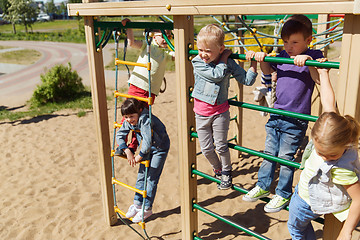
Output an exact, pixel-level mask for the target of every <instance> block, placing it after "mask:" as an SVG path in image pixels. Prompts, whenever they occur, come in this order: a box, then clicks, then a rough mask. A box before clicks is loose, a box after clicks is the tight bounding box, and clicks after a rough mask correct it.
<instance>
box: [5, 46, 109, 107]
mask: <svg viewBox="0 0 360 240" xmlns="http://www.w3.org/2000/svg"><path fill="white" fill-rule="evenodd" d="M0 45H2V46H13V47H14V48H29V49H34V50H37V51H39V52H41V54H42V57H41V58H40V59H39V61H37V62H36V63H34V64H32V65H15V64H2V63H0V107H1V106H5V107H18V106H22V105H24V103H25V102H26V101H27V100H29V99H30V97H31V95H32V92H33V91H34V89H35V88H36V85H38V84H40V83H41V80H40V74H44V73H45V71H46V69H50V68H51V67H53V66H54V65H55V64H64V65H67V63H68V62H71V65H72V69H73V70H76V71H77V72H78V74H79V75H80V76H81V77H82V79H83V83H84V84H85V85H90V80H89V66H88V57H87V49H86V45H85V44H76V43H58V42H32V41H0ZM111 47H112V48H113V46H111ZM111 47H109V46H106V48H105V50H104V55H103V56H104V64H105V65H106V64H107V63H109V61H111ZM106 72H107V71H106ZM105 74H106V76H108V75H109V78H111V77H112V76H111V75H112V73H105ZM107 81H108V79H107Z"/></svg>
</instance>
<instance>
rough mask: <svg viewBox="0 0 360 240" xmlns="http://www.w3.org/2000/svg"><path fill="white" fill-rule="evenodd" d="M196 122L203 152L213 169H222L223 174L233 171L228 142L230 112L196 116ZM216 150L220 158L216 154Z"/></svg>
mask: <svg viewBox="0 0 360 240" xmlns="http://www.w3.org/2000/svg"><path fill="white" fill-rule="evenodd" d="M195 120H196V131H197V133H198V137H199V143H200V148H201V151H202V153H203V154H204V156H205V157H206V159H207V160H208V161H209V162H210V164H211V166H212V167H213V169H222V171H223V172H229V171H231V170H232V167H231V159H230V152H229V147H228V142H227V136H228V131H229V123H230V112H229V110H228V111H226V112H224V113H221V114H217V115H214V116H209V117H206V116H202V115H199V114H195ZM214 145H215V147H214ZM215 149H216V152H217V153H218V154H219V156H218V155H217V154H216V152H215Z"/></svg>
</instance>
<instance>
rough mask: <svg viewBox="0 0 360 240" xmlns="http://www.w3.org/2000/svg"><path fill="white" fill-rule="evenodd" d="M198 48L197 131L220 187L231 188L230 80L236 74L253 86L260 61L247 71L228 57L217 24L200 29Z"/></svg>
mask: <svg viewBox="0 0 360 240" xmlns="http://www.w3.org/2000/svg"><path fill="white" fill-rule="evenodd" d="M197 48H198V50H199V54H198V55H197V56H196V57H195V58H194V59H193V60H192V65H193V67H194V77H195V85H194V90H193V92H192V97H193V98H194V112H195V119H196V131H197V133H198V137H199V143H200V147H201V151H202V153H203V154H204V156H205V157H206V159H207V160H208V161H209V162H210V164H211V166H212V168H213V171H214V173H215V177H217V178H218V179H221V184H218V188H219V189H228V188H230V187H231V186H232V176H231V172H232V166H231V159H230V152H229V148H228V142H227V137H228V131H229V123H230V112H229V108H230V106H229V103H228V101H227V100H228V88H229V80H230V76H231V75H232V76H233V77H234V78H235V79H236V80H237V81H238V82H239V83H242V84H244V85H247V86H251V85H253V84H254V82H255V79H256V76H257V73H256V66H257V62H256V61H252V62H251V66H250V69H249V71H247V72H246V71H245V70H244V69H243V68H241V67H240V66H239V65H238V64H236V62H235V61H234V60H233V59H231V58H228V57H229V56H230V54H231V53H232V52H231V51H230V50H229V49H225V45H224V31H223V30H222V29H221V28H220V27H219V26H218V25H215V24H211V25H207V26H205V27H203V28H202V29H201V30H200V32H199V34H198V35H197ZM254 54H255V52H247V54H246V59H247V60H251V58H252V57H253V56H254ZM214 145H215V147H214ZM215 148H216V152H217V153H218V154H216V152H215Z"/></svg>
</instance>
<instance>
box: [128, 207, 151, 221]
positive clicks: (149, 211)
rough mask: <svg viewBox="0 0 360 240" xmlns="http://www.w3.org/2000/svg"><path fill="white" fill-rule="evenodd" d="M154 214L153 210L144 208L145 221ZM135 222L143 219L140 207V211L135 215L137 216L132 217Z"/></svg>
mask: <svg viewBox="0 0 360 240" xmlns="http://www.w3.org/2000/svg"><path fill="white" fill-rule="evenodd" d="M151 215H152V210H151V209H149V210H144V221H145V219H147V218H148V217H150V216H151ZM132 221H133V223H138V222H141V221H142V211H141V209H140V211H139V212H138V213H137V214H136V215H135V217H134V218H133V219H132Z"/></svg>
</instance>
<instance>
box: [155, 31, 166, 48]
mask: <svg viewBox="0 0 360 240" xmlns="http://www.w3.org/2000/svg"><path fill="white" fill-rule="evenodd" d="M153 39H154V41H155V42H156V43H157V44H158V45H159V47H160V48H167V46H168V45H167V42H166V40H165V38H164V37H163V35H162V33H161V32H156V33H154V37H153Z"/></svg>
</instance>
